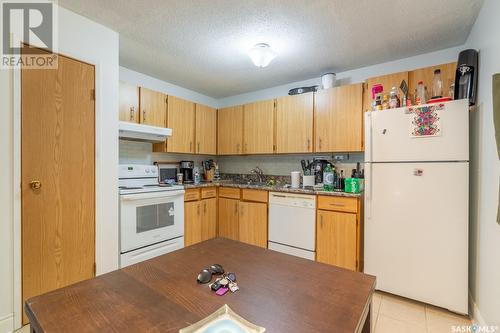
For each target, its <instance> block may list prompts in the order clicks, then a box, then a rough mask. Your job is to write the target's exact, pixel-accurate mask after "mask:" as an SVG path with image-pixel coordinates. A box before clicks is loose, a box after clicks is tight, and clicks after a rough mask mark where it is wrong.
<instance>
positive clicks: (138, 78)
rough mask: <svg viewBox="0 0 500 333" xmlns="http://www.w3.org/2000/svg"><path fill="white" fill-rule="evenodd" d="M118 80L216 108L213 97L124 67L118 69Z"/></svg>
mask: <svg viewBox="0 0 500 333" xmlns="http://www.w3.org/2000/svg"><path fill="white" fill-rule="evenodd" d="M120 80H121V81H124V82H128V83H131V84H135V85H137V86H141V87H145V88H148V89H151V90H155V91H159V92H162V93H165V94H167V95H173V96H176V97H179V98H183V99H187V100H190V101H192V102H195V103H199V104H204V105H207V106H210V107H213V108H217V107H218V103H217V99H215V98H213V97H209V96H206V95H203V94H200V93H197V92H196V91H193V90H189V89H186V88H183V87H180V86H177V85H175V84H172V83H169V82H166V81H161V80H158V79H156V78H154V77H151V76H148V75H145V74H142V73H139V72H136V71H133V70H131V69H128V68H125V67H120Z"/></svg>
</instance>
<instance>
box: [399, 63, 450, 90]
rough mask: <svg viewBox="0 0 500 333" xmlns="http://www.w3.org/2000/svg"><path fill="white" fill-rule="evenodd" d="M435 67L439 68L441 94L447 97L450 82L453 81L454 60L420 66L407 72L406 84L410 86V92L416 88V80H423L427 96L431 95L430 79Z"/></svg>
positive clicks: (432, 76)
mask: <svg viewBox="0 0 500 333" xmlns="http://www.w3.org/2000/svg"><path fill="white" fill-rule="evenodd" d="M436 69H440V70H441V80H442V81H443V96H445V97H449V96H450V86H451V84H452V83H455V71H456V69H457V63H456V62H451V63H449V64H441V65H437V66H431V67H425V68H420V69H416V70H414V71H411V72H409V73H408V81H409V82H408V85H409V88H410V94H412V95H414V91H415V89H416V88H417V84H418V81H423V82H424V85H425V86H426V87H427V90H428V91H429V98H430V97H432V96H431V94H432V79H433V78H434V70H436Z"/></svg>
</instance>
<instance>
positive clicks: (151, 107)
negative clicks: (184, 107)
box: [139, 87, 167, 127]
mask: <svg viewBox="0 0 500 333" xmlns="http://www.w3.org/2000/svg"><path fill="white" fill-rule="evenodd" d="M139 95H140V106H141V114H140V119H141V124H145V125H151V126H158V127H166V126H167V95H165V94H163V93H160V92H157V91H154V90H150V89H147V88H143V87H141V88H140V94H139Z"/></svg>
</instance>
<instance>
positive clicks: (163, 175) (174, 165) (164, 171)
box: [154, 162, 179, 184]
mask: <svg viewBox="0 0 500 333" xmlns="http://www.w3.org/2000/svg"><path fill="white" fill-rule="evenodd" d="M154 164H155V165H156V166H157V167H158V181H159V182H160V184H172V183H175V182H176V181H177V174H178V173H179V163H178V162H155V163H154Z"/></svg>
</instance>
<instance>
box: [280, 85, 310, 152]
mask: <svg viewBox="0 0 500 333" xmlns="http://www.w3.org/2000/svg"><path fill="white" fill-rule="evenodd" d="M313 100H314V99H313V93H312V92H311V93H307V94H301V95H294V96H286V97H281V98H278V99H277V100H276V152H277V153H311V152H312V151H313V107H314V102H313Z"/></svg>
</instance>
